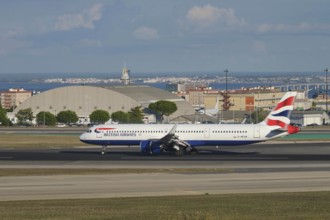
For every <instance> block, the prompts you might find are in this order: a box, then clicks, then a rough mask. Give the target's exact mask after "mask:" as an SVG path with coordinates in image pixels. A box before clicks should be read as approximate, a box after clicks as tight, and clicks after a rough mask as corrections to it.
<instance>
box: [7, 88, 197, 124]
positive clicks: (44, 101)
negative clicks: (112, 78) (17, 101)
mask: <svg viewBox="0 0 330 220" xmlns="http://www.w3.org/2000/svg"><path fill="white" fill-rule="evenodd" d="M159 100H167V101H173V102H175V103H176V105H177V108H178V110H177V111H176V112H175V113H173V114H172V115H170V116H169V120H170V119H171V118H174V117H178V116H179V115H185V114H194V113H195V111H194V109H193V108H192V107H191V106H190V105H189V104H188V103H187V102H186V101H185V100H184V99H182V98H179V97H177V96H176V95H174V94H172V93H169V92H166V91H164V90H161V89H158V88H154V87H150V86H129V85H127V86H112V87H97V86H86V85H81V86H65V87H60V88H56V89H52V90H48V91H46V92H43V93H40V94H37V95H35V96H32V97H30V98H29V99H28V100H26V101H25V102H24V103H22V104H21V105H19V106H17V108H16V109H15V110H14V112H13V113H11V114H8V117H9V118H11V120H12V121H13V122H15V119H14V118H15V117H14V116H15V114H16V113H17V112H18V111H19V110H21V109H26V108H31V109H32V112H33V114H34V116H35V115H37V114H38V113H39V112H41V111H48V112H51V113H52V114H54V115H57V114H58V113H59V112H61V111H65V110H71V111H74V112H76V113H77V115H78V117H79V121H78V123H80V124H88V123H89V115H90V114H91V113H92V112H93V111H95V110H105V111H108V112H109V113H110V114H111V113H113V112H116V111H124V112H128V111H130V110H131V108H134V107H137V106H141V107H142V109H144V108H147V107H148V106H149V104H150V103H153V102H156V101H159Z"/></svg>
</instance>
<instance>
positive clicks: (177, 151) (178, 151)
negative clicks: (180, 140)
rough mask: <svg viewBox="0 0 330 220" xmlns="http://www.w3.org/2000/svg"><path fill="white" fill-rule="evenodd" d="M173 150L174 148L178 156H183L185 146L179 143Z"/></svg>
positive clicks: (175, 154)
mask: <svg viewBox="0 0 330 220" xmlns="http://www.w3.org/2000/svg"><path fill="white" fill-rule="evenodd" d="M173 150H174V152H173V153H174V156H176V157H182V156H183V152H184V148H183V147H181V146H178V145H174V146H173Z"/></svg>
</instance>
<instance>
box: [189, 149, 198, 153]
mask: <svg viewBox="0 0 330 220" xmlns="http://www.w3.org/2000/svg"><path fill="white" fill-rule="evenodd" d="M189 154H190V155H197V154H198V150H197V149H196V148H193V149H191V150H190V151H189Z"/></svg>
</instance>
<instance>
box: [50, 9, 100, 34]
mask: <svg viewBox="0 0 330 220" xmlns="http://www.w3.org/2000/svg"><path fill="white" fill-rule="evenodd" d="M102 8H103V5H102V4H95V5H93V6H92V7H91V8H89V9H87V10H84V11H83V12H81V13H79V14H68V15H62V16H60V17H59V18H58V19H57V23H56V24H55V29H56V30H60V31H68V30H71V29H74V28H87V29H93V28H94V22H95V21H98V20H100V19H101V18H102Z"/></svg>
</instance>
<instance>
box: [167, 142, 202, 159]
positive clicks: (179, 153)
mask: <svg viewBox="0 0 330 220" xmlns="http://www.w3.org/2000/svg"><path fill="white" fill-rule="evenodd" d="M185 152H188V153H189V154H190V155H197V154H198V150H197V149H196V148H194V147H187V148H184V147H182V146H179V145H174V146H173V154H174V156H176V157H182V156H183V155H184V153H185Z"/></svg>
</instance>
